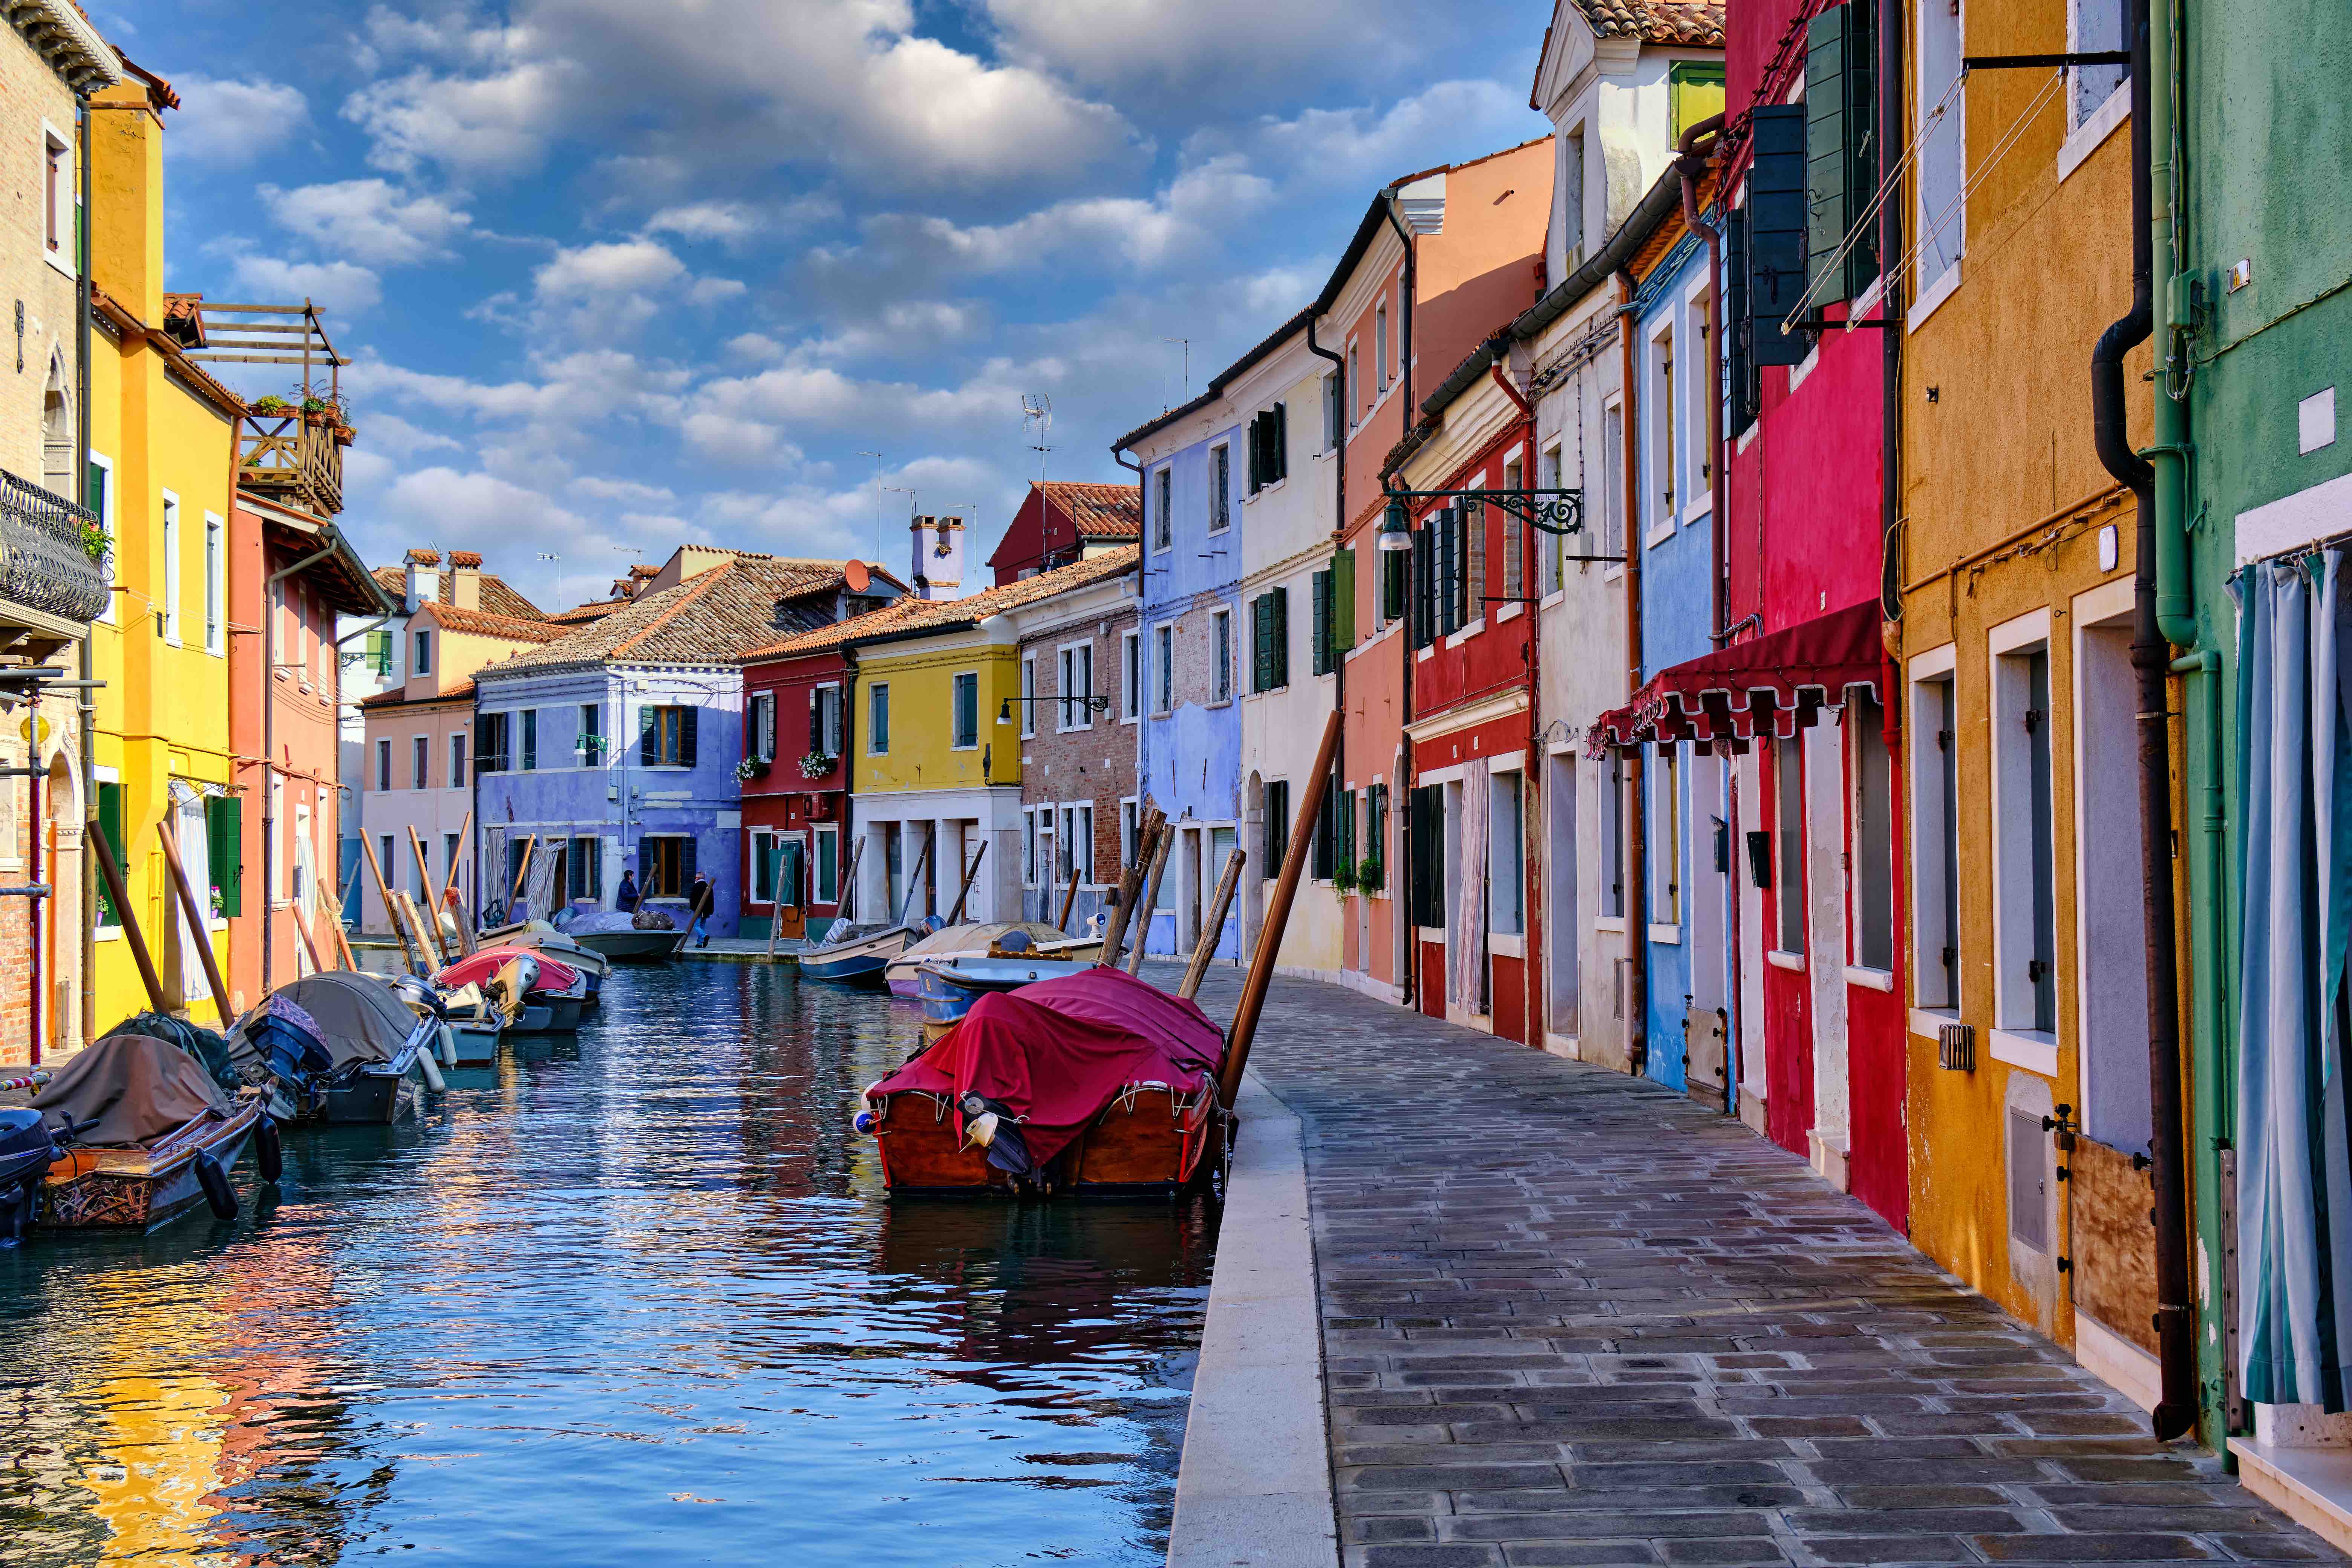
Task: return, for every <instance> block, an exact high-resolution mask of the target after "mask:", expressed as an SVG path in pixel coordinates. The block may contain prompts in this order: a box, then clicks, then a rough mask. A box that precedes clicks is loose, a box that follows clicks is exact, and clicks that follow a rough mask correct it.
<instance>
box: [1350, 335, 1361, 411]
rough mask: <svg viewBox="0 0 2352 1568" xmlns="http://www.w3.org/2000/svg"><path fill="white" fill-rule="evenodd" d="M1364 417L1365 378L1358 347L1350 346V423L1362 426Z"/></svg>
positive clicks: (1351, 344)
mask: <svg viewBox="0 0 2352 1568" xmlns="http://www.w3.org/2000/svg"><path fill="white" fill-rule="evenodd" d="M1363 417H1364V378H1363V375H1362V374H1361V370H1360V366H1359V364H1358V363H1357V355H1356V345H1355V344H1353V343H1349V345H1348V423H1349V426H1355V425H1358V424H1360V423H1361V422H1362V420H1363Z"/></svg>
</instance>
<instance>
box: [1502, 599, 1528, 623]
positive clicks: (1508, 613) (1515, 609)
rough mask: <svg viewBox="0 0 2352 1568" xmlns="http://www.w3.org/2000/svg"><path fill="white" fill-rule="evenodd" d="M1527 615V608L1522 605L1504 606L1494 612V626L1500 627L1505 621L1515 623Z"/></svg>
mask: <svg viewBox="0 0 2352 1568" xmlns="http://www.w3.org/2000/svg"><path fill="white" fill-rule="evenodd" d="M1527 613H1528V607H1527V605H1524V604H1510V605H1503V606H1502V607H1501V608H1500V609H1497V610H1496V612H1495V624H1496V626H1500V625H1502V624H1503V623H1504V622H1505V621H1515V620H1517V619H1518V618H1519V617H1520V616H1524V615H1526V614H1527Z"/></svg>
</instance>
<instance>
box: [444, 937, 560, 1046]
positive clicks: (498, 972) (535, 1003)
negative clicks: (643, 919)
mask: <svg viewBox="0 0 2352 1568" xmlns="http://www.w3.org/2000/svg"><path fill="white" fill-rule="evenodd" d="M433 978H434V982H435V984H438V985H440V986H442V987H443V988H444V989H445V990H452V991H454V990H457V989H461V988H463V987H466V986H469V985H478V986H480V987H481V988H482V994H484V995H485V996H486V997H487V998H488V1000H489V1002H490V1003H491V1005H494V1006H496V1007H497V1008H499V1010H500V1012H501V1013H502V1015H503V1024H504V1028H505V1031H506V1032H507V1033H509V1034H514V1035H553V1034H567V1033H569V1032H570V1031H572V1030H573V1029H576V1028H578V1027H579V1026H580V1012H581V1009H582V1008H583V1006H585V1005H586V1003H587V994H588V983H587V978H586V976H584V975H583V973H581V972H580V971H578V970H576V969H574V968H572V966H571V965H570V964H568V963H561V962H559V961H557V960H556V959H554V958H551V957H550V956H548V955H547V954H546V953H544V952H540V951H537V950H535V949H527V948H514V947H485V948H481V949H479V950H478V951H476V952H473V953H470V954H468V955H467V957H465V958H461V959H459V960H458V961H457V963H453V964H451V965H449V966H448V967H447V968H446V969H444V970H442V971H441V972H440V973H437V974H436V975H435V976H434V977H433Z"/></svg>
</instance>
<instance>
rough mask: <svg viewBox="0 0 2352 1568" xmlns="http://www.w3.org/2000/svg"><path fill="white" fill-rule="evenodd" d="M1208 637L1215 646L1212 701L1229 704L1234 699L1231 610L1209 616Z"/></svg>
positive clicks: (1220, 611)
mask: <svg viewBox="0 0 2352 1568" xmlns="http://www.w3.org/2000/svg"><path fill="white" fill-rule="evenodd" d="M1209 636H1210V637H1212V638H1213V639H1214V641H1215V642H1216V645H1217V653H1216V667H1215V670H1214V678H1215V681H1216V685H1215V688H1214V690H1215V692H1216V696H1215V699H1214V700H1216V701H1219V702H1230V701H1232V700H1233V698H1234V613H1233V612H1232V611H1231V610H1219V611H1217V612H1215V613H1214V614H1213V615H1212V616H1210V617H1209Z"/></svg>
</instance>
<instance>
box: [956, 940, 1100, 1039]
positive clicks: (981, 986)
mask: <svg viewBox="0 0 2352 1568" xmlns="http://www.w3.org/2000/svg"><path fill="white" fill-rule="evenodd" d="M1094 967H1095V965H1094V963H1092V962H1091V961H1087V960H1074V959H1055V958H1040V957H1037V956H1035V955H1034V954H1023V955H1021V956H1018V957H1016V956H1013V955H1012V954H1003V955H1001V956H997V957H990V956H989V955H987V954H985V953H983V954H982V955H980V956H979V957H976V958H966V957H956V958H950V959H944V960H939V961H935V962H932V963H925V964H922V965H921V966H919V968H918V969H917V970H916V973H915V979H916V987H917V988H916V993H915V994H916V997H917V999H918V1000H919V1001H920V1002H921V1003H922V1007H923V1024H924V1033H925V1035H926V1036H927V1037H929V1038H933V1039H936V1038H937V1037H939V1035H940V1034H941V1033H943V1032H945V1031H946V1030H947V1029H949V1028H950V1027H952V1026H955V1025H956V1024H958V1023H960V1022H961V1021H962V1019H963V1017H964V1016H965V1015H966V1014H968V1013H970V1012H971V1005H972V1004H973V1003H974V1002H977V1001H979V1000H980V999H981V998H982V996H985V995H988V994H990V993H992V992H998V991H1018V990H1020V989H1021V988H1022V987H1023V986H1024V985H1035V984H1039V983H1040V982H1043V981H1048V980H1062V979H1066V978H1068V977H1069V976H1070V975H1073V974H1079V973H1084V972H1086V971H1087V970H1089V969H1092V968H1094Z"/></svg>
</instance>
